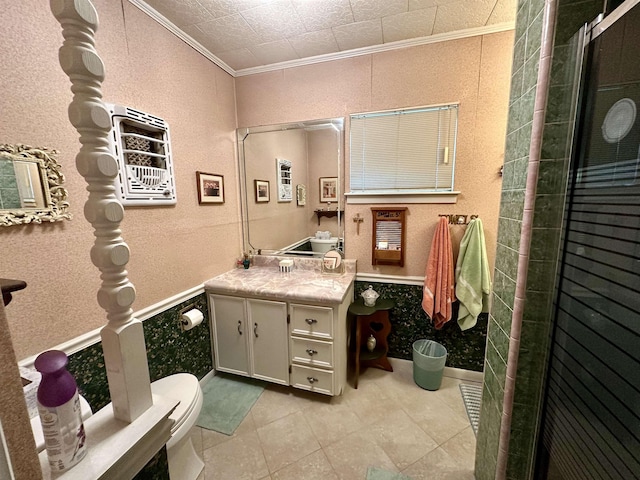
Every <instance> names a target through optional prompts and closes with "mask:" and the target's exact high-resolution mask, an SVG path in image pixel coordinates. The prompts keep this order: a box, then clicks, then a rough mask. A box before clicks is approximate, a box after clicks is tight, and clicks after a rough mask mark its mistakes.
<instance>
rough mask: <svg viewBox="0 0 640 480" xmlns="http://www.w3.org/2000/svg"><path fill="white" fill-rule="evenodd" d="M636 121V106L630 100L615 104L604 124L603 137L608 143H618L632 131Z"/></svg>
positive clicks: (626, 99) (624, 99)
mask: <svg viewBox="0 0 640 480" xmlns="http://www.w3.org/2000/svg"><path fill="white" fill-rule="evenodd" d="M635 121H636V104H635V102H634V101H633V100H631V99H630V98H623V99H621V100H618V101H617V102H616V103H614V104H613V105H612V106H611V108H610V109H609V111H608V112H607V115H606V116H605V117H604V122H602V137H603V138H604V139H605V141H607V142H608V143H617V142H619V141H620V140H622V139H623V138H624V137H626V136H627V134H628V133H629V132H630V131H631V127H633V123H634V122H635Z"/></svg>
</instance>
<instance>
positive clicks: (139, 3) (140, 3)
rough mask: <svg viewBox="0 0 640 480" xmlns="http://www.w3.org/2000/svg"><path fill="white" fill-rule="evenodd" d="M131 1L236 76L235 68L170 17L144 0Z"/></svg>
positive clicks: (130, 0)
mask: <svg viewBox="0 0 640 480" xmlns="http://www.w3.org/2000/svg"><path fill="white" fill-rule="evenodd" d="M129 3H131V4H133V5H135V6H136V7H138V8H139V9H140V10H142V11H143V12H144V13H146V14H147V15H149V16H150V17H151V18H153V19H154V20H155V21H156V22H158V23H159V24H160V25H162V26H163V27H165V28H166V29H167V30H169V31H170V32H171V33H173V34H174V35H175V36H177V37H178V38H180V39H181V40H182V41H183V42H185V43H186V44H187V45H189V46H190V47H193V48H194V49H195V50H196V51H197V52H198V53H201V54H202V55H204V56H205V57H206V58H207V59H209V60H211V61H212V62H213V63H215V64H216V65H217V66H219V67H220V68H221V69H222V70H224V71H225V72H227V73H228V74H229V75H231V76H233V77H235V76H236V71H235V70H234V69H233V68H231V67H230V66H229V65H227V64H226V63H224V62H223V61H222V60H220V59H219V58H218V57H216V56H215V55H214V54H212V53H211V52H210V51H209V50H207V49H206V48H205V47H203V46H202V44H200V43H199V42H197V41H196V40H195V39H194V38H193V37H191V36H190V35H187V34H186V33H184V32H183V31H182V30H181V29H180V28H178V27H177V26H176V25H175V24H174V23H172V22H171V21H169V19H168V18H167V17H165V16H164V15H162V14H161V13H160V12H158V11H157V10H156V9H154V8H152V7H150V6H149V5H147V3H146V2H143V1H142V0H129Z"/></svg>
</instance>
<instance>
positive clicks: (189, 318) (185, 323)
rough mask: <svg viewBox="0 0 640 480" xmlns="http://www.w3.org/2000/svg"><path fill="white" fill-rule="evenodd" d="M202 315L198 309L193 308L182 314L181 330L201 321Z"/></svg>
mask: <svg viewBox="0 0 640 480" xmlns="http://www.w3.org/2000/svg"><path fill="white" fill-rule="evenodd" d="M203 319H204V315H203V314H202V312H201V311H200V310H197V309H195V308H194V309H193V310H189V311H188V312H185V313H183V314H182V318H181V322H182V329H183V330H191V329H192V328H193V327H197V326H198V325H200V324H201V323H202V320H203Z"/></svg>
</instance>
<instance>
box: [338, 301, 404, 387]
mask: <svg viewBox="0 0 640 480" xmlns="http://www.w3.org/2000/svg"><path fill="white" fill-rule="evenodd" d="M394 306H395V302H394V301H393V300H391V299H388V298H384V299H378V300H377V301H376V304H375V306H373V307H367V306H366V305H365V304H364V300H363V299H362V298H358V299H357V300H356V301H355V302H353V303H352V304H351V305H349V313H350V314H352V315H354V316H355V322H354V326H352V331H353V329H354V328H355V334H354V335H353V337H354V342H351V343H352V345H351V346H350V348H351V350H352V352H353V353H354V355H355V380H354V388H358V377H359V376H360V366H361V365H362V366H363V367H377V368H381V369H383V370H386V371H388V372H393V367H392V366H391V364H390V363H389V359H387V353H388V352H389V344H388V343H387V337H388V336H389V332H391V323H390V322H389V310H391V309H392V308H393V307H394ZM369 335H373V336H374V338H375V339H376V346H375V348H374V349H373V351H372V352H370V351H369V349H368V348H367V339H368V338H369Z"/></svg>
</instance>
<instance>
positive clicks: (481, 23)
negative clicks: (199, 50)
mask: <svg viewBox="0 0 640 480" xmlns="http://www.w3.org/2000/svg"><path fill="white" fill-rule="evenodd" d="M130 1H131V2H132V3H134V4H136V5H138V6H139V7H140V8H142V9H143V10H146V11H147V12H149V13H152V14H153V13H155V12H157V13H159V14H160V15H161V16H162V17H164V18H165V19H166V20H168V21H169V23H170V24H173V25H172V27H173V28H172V29H173V30H174V31H176V30H178V31H180V32H179V33H183V34H186V36H187V37H190V38H191V39H193V40H195V41H196V42H198V43H199V44H200V45H201V46H202V47H204V49H205V50H206V51H207V52H208V53H210V54H211V55H213V56H214V57H216V58H217V59H220V60H222V61H223V62H224V63H225V64H226V65H228V66H229V67H231V69H233V70H234V71H236V72H238V71H242V70H245V69H255V68H256V67H263V66H267V65H272V64H277V63H281V62H291V61H302V60H303V59H308V58H310V57H317V56H318V55H327V56H328V57H330V56H331V54H334V55H335V54H338V53H341V52H348V51H352V50H355V49H363V48H365V49H366V48H367V47H368V48H373V47H376V46H379V45H383V44H389V43H393V42H399V43H396V44H394V45H397V46H402V45H403V43H404V44H406V42H407V41H412V40H415V39H424V38H426V37H430V36H432V35H442V34H449V33H451V32H459V31H464V30H468V29H474V28H479V27H487V26H492V25H501V24H504V23H507V22H511V23H513V22H514V20H515V14H516V4H517V0H130ZM148 7H151V9H149V8H148ZM153 10H155V12H153ZM154 16H155V17H156V18H159V17H158V16H157V15H154ZM159 19H160V18H159ZM161 20H162V19H161ZM163 23H165V24H166V22H163ZM176 27H177V28H176ZM187 40H189V39H188V38H187Z"/></svg>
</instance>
